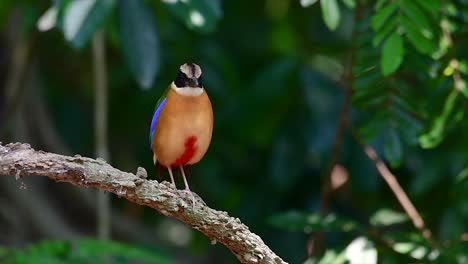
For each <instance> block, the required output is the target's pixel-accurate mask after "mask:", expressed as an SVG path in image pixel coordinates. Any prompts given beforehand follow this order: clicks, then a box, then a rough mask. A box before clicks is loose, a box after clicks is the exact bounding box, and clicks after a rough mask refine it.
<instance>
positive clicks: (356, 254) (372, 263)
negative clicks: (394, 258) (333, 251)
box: [346, 237, 377, 264]
mask: <svg viewBox="0 0 468 264" xmlns="http://www.w3.org/2000/svg"><path fill="white" fill-rule="evenodd" d="M346 259H347V260H348V261H349V264H363V263H366V264H377V249H376V248H375V246H374V243H372V241H370V240H369V239H367V238H366V237H358V238H356V239H354V240H353V241H352V242H351V243H350V244H349V245H348V246H347V247H346Z"/></svg>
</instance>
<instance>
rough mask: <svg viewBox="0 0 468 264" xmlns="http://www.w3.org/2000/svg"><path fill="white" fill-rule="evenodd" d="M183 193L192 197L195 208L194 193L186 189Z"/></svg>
mask: <svg viewBox="0 0 468 264" xmlns="http://www.w3.org/2000/svg"><path fill="white" fill-rule="evenodd" d="M183 191H184V192H186V193H187V194H188V195H189V196H191V197H192V208H195V195H194V194H193V192H192V191H191V190H190V189H185V190H183Z"/></svg>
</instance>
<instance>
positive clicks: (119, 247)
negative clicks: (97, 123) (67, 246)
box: [75, 0, 173, 264]
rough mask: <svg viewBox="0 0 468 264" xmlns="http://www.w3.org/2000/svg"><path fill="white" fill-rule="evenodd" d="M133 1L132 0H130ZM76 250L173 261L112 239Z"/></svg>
mask: <svg viewBox="0 0 468 264" xmlns="http://www.w3.org/2000/svg"><path fill="white" fill-rule="evenodd" d="M132 1H134V0H132ZM75 246H76V249H75V250H76V251H77V253H76V254H78V255H79V256H80V257H86V258H89V259H93V258H95V257H96V256H101V255H109V254H110V255H115V256H121V257H125V258H127V259H131V260H140V261H147V262H149V263H160V264H165V263H173V262H172V260H171V259H170V258H168V257H167V256H165V255H163V254H162V253H160V252H158V251H155V250H146V249H143V248H138V247H134V246H131V245H126V244H123V243H118V242H113V241H101V240H93V239H83V240H79V241H77V243H76V245H75Z"/></svg>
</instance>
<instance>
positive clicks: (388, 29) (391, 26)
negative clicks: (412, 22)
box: [372, 19, 400, 47]
mask: <svg viewBox="0 0 468 264" xmlns="http://www.w3.org/2000/svg"><path fill="white" fill-rule="evenodd" d="M399 24H400V23H399V20H398V19H389V20H388V22H387V23H385V24H384V25H383V26H382V27H381V28H380V30H379V31H377V32H376V33H375V35H374V37H373V39H372V46H374V47H377V46H378V45H379V44H380V43H381V42H382V41H384V40H385V38H387V37H388V36H389V35H390V34H392V33H393V32H395V31H396V30H397V27H398V25H399Z"/></svg>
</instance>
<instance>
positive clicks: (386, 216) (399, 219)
mask: <svg viewBox="0 0 468 264" xmlns="http://www.w3.org/2000/svg"><path fill="white" fill-rule="evenodd" d="M369 221H370V223H371V224H372V225H373V226H389V225H394V224H400V223H404V222H406V221H408V217H407V216H406V214H404V213H400V212H397V211H393V210H391V209H387V208H382V209H379V210H378V211H377V212H375V213H374V214H373V215H372V216H371V217H370V219H369Z"/></svg>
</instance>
